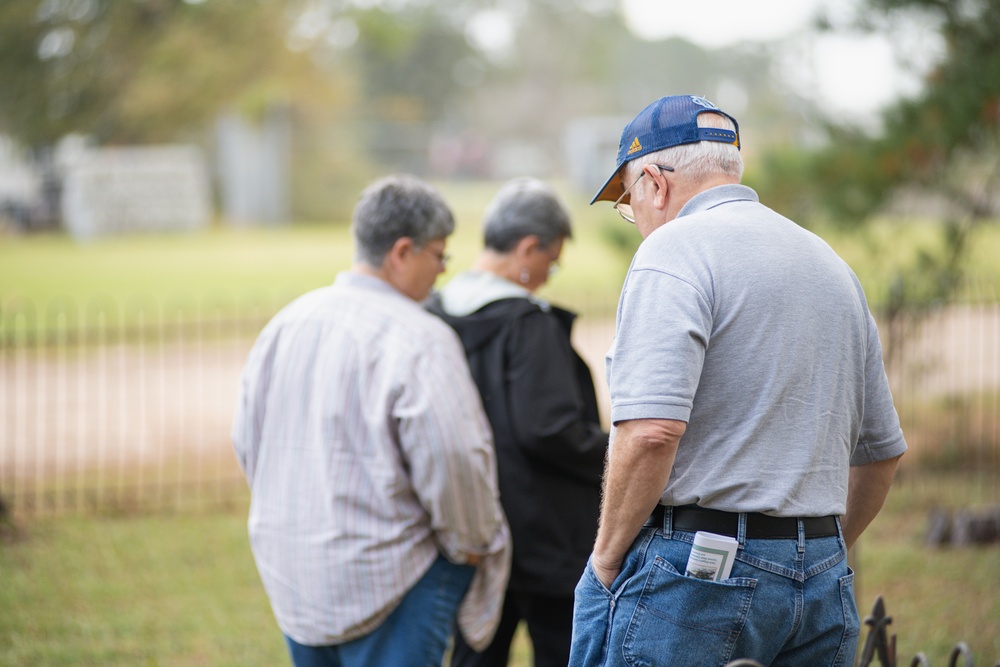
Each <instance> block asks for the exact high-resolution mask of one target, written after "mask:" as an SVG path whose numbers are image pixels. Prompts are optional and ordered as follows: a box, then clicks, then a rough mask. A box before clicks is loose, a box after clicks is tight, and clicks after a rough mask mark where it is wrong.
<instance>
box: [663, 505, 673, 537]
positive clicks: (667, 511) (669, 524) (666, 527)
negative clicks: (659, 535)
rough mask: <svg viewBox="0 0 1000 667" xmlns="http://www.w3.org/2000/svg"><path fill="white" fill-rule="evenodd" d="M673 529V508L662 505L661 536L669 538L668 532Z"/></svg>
mask: <svg viewBox="0 0 1000 667" xmlns="http://www.w3.org/2000/svg"><path fill="white" fill-rule="evenodd" d="M673 530H674V508H673V506H671V505H665V506H664V507H663V536H664V537H665V538H667V539H668V540H669V539H670V534H671V533H672V532H673Z"/></svg>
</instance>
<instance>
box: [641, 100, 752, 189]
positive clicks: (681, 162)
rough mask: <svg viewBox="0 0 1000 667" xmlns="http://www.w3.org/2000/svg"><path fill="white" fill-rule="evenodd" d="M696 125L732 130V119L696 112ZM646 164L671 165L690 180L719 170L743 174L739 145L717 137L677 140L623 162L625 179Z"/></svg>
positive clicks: (698, 179) (680, 174)
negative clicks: (713, 138) (675, 143)
mask: <svg viewBox="0 0 1000 667" xmlns="http://www.w3.org/2000/svg"><path fill="white" fill-rule="evenodd" d="M698 127H718V128H723V129H726V130H736V126H735V125H734V124H733V121H731V120H729V119H728V118H726V117H725V116H723V115H721V114H717V113H711V112H709V111H705V112H702V113H700V114H698ZM647 164H662V165H667V166H668V167H673V168H674V171H675V172H676V173H677V175H678V177H680V178H685V179H691V180H694V181H700V180H702V179H705V178H708V177H710V176H717V175H719V174H725V175H726V176H734V177H736V178H737V179H741V178H743V157H742V156H741V155H740V149H739V148H737V147H736V146H733V145H732V144H727V143H722V142H719V141H699V142H697V143H694V144H681V145H680V146H673V147H671V148H664V149H663V150H662V151H657V152H655V153H649V154H647V155H643V156H642V157H640V158H636V159H635V160H632V161H631V162H629V163H628V164H627V166H626V173H625V180H626V182H631V181H633V180H635V179H636V178H637V177H638V176H639V170H641V169H642V168H643V167H644V166H646V165H647Z"/></svg>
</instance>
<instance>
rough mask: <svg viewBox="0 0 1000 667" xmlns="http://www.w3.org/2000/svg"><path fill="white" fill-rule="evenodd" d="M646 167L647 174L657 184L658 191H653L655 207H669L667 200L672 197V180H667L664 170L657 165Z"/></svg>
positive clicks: (661, 208) (662, 208)
mask: <svg viewBox="0 0 1000 667" xmlns="http://www.w3.org/2000/svg"><path fill="white" fill-rule="evenodd" d="M645 169H647V170H648V171H647V172H646V175H647V176H649V177H650V179H652V182H653V183H655V184H656V191H655V192H653V207H654V208H655V209H657V210H658V211H662V210H664V209H666V208H667V202H668V201H669V199H670V181H669V180H667V177H666V176H665V175H664V173H663V170H662V169H659V168H658V167H656V166H650V165H647V166H646V167H645Z"/></svg>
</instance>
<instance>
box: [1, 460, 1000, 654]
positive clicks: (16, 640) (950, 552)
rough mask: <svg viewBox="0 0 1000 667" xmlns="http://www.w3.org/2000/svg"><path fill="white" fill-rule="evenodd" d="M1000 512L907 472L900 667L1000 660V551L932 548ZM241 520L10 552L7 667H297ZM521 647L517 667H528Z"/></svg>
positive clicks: (90, 521)
mask: <svg viewBox="0 0 1000 667" xmlns="http://www.w3.org/2000/svg"><path fill="white" fill-rule="evenodd" d="M998 503H1000V485H998V484H997V480H996V479H994V478H991V477H988V476H981V477H978V478H977V477H969V476H959V475H951V476H945V475H938V476H927V475H920V476H915V477H912V478H911V477H909V476H908V474H907V473H906V471H904V473H903V474H902V476H901V479H900V480H899V483H898V484H897V486H896V488H895V489H894V490H893V492H892V493H891V494H890V496H889V500H888V502H887V504H886V508H885V509H884V510H883V513H882V514H881V515H880V516H879V517H878V518H877V519H876V521H875V522H874V523H873V525H872V526H871V528H870V529H869V531H868V533H866V535H865V536H864V537H863V538H862V541H861V543H860V546H859V549H858V551H857V552H856V554H855V556H856V557H857V560H858V579H857V592H858V601H859V606H860V608H861V616H862V618H864V617H865V616H866V615H867V614H868V613H869V611H870V609H871V605H872V603H873V602H874V600H875V597H876V596H877V595H882V596H884V598H885V601H886V605H887V610H888V613H889V614H890V615H891V616H892V617H893V619H894V620H893V623H892V625H891V626H890V632H892V633H896V634H897V635H898V647H899V656H900V664H908V662H909V660H910V658H911V657H912V656H913V655H914V654H915V653H916V652H917V651H923V652H924V653H925V654H926V655H927V657H928V658H929V659H930V661H931V664H932V665H944V664H946V660H947V655H948V652H949V651H950V650H951V648H952V646H954V644H955V643H956V642H958V641H960V640H961V641H965V642H966V643H968V644H969V645H970V647H971V648H972V650H973V652H974V654H975V655H976V658H977V663H976V664H981V665H986V664H993V661H994V660H998V659H1000V596H997V595H996V590H997V587H998V584H1000V549H998V548H997V546H996V545H993V546H989V547H978V548H969V549H930V548H927V547H925V546H923V544H922V538H923V532H924V530H925V527H926V519H927V513H928V511H929V510H930V509H931V508H932V507H935V506H944V507H952V508H954V507H965V506H972V505H984V504H993V505H996V504H998ZM237 505H239V507H240V509H239V510H237V511H233V512H219V513H210V514H204V513H192V514H188V515H176V516H145V515H137V516H120V517H92V518H80V517H63V518H48V519H39V520H36V521H35V522H33V523H30V524H28V525H25V526H22V529H21V532H22V536H21V537H20V538H18V539H15V540H12V541H11V540H8V541H7V542H6V543H4V542H0V582H3V584H2V585H0V619H3V622H2V623H0V666H3V667H6V666H11V667H13V666H15V665H17V666H21V665H51V666H55V667H58V666H62V665H67V666H68V665H111V664H116V665H117V664H122V665H125V664H127V665H158V666H171V665H177V666H182V665H183V666H190V665H245V666H247V667H253V666H256V665H260V666H264V665H268V666H270V665H277V664H287V663H286V658H285V652H284V646H283V644H282V641H281V636H280V634H279V631H278V629H277V627H276V625H275V623H274V619H273V617H272V615H271V610H270V607H269V606H268V602H267V598H266V596H265V594H264V591H263V588H262V586H261V584H260V580H259V579H258V576H257V572H256V570H255V568H254V564H253V560H252V557H251V555H250V549H249V546H248V544H247V538H246V518H245V507H246V502H245V499H243V500H242V501H240V502H239V503H237ZM530 655H531V652H530V645H529V644H528V643H527V640H526V639H525V637H524V635H523V634H522V635H520V636H519V638H518V639H517V642H516V645H515V653H514V656H513V657H512V660H511V663H510V664H511V665H513V666H515V667H528V666H529V665H530V664H531V661H530Z"/></svg>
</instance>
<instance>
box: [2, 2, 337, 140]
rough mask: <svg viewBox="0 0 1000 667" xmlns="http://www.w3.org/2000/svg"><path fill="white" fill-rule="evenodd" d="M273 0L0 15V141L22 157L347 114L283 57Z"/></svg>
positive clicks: (316, 76) (67, 5) (297, 62)
mask: <svg viewBox="0 0 1000 667" xmlns="http://www.w3.org/2000/svg"><path fill="white" fill-rule="evenodd" d="M287 23H288V21H287V19H286V16H285V5H284V4H283V3H280V2H269V1H268V0H249V1H248V0H211V1H201V2H195V1H191V0H188V1H183V0H134V1H131V2H117V1H114V0H38V1H36V2H28V1H24V2H5V3H2V4H0V81H2V82H3V86H0V129H2V130H3V131H5V132H7V133H9V134H11V135H12V136H14V137H16V138H17V139H18V140H20V141H21V142H23V143H25V144H27V145H29V146H39V145H46V144H51V143H53V142H54V141H56V140H58V139H59V138H60V137H62V136H64V135H66V134H68V133H70V132H79V133H85V134H89V135H91V136H93V137H94V138H95V140H96V141H97V142H98V143H102V144H104V143H124V142H140V141H141V142H153V141H164V140H168V139H171V138H174V137H176V136H177V134H178V132H180V131H184V130H192V129H194V130H197V129H200V128H201V126H202V125H203V124H204V123H205V122H206V121H208V120H210V119H211V118H213V117H214V116H215V114H216V113H218V112H219V111H220V110H221V109H225V108H230V107H237V108H239V110H240V111H242V112H243V113H244V114H247V115H250V116H251V117H252V116H253V115H254V114H260V113H262V112H263V110H264V108H265V107H266V106H267V105H268V104H272V103H287V102H290V101H308V102H309V103H310V104H318V105H324V104H326V105H333V106H338V105H339V106H343V105H344V100H343V98H344V97H345V96H346V95H347V93H346V84H344V83H343V82H336V81H335V80H333V79H331V78H330V77H329V76H328V75H326V74H325V73H321V72H320V71H319V69H318V68H317V67H316V66H315V64H314V63H313V62H312V61H311V60H310V59H309V57H308V55H307V54H303V53H296V52H293V51H291V50H290V49H288V48H286V45H285V43H286V29H287Z"/></svg>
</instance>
